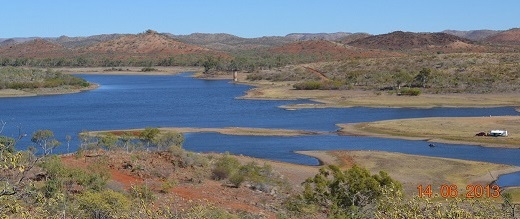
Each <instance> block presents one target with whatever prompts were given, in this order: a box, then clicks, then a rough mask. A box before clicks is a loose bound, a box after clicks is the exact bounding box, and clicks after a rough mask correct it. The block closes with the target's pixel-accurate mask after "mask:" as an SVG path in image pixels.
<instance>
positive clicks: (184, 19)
mask: <svg viewBox="0 0 520 219" xmlns="http://www.w3.org/2000/svg"><path fill="white" fill-rule="evenodd" d="M0 21H1V25H0V38H11V37H32V36H39V37H58V36H61V35H67V36H90V35H96V34H108V33H140V32H144V31H145V30H147V29H152V30H156V31H158V32H168V33H173V34H190V33H229V34H233V35H237V36H240V37H260V36H284V35H286V34H289V33H332V32H366V33H370V34H382V33H389V32H392V31H396V30H402V31H412V32H438V31H442V30H446V29H454V30H477V29H491V30H507V29H510V28H514V27H520V0H488V1H484V0H357V1H350V0H183V1H180V0H141V1H134V0H0Z"/></svg>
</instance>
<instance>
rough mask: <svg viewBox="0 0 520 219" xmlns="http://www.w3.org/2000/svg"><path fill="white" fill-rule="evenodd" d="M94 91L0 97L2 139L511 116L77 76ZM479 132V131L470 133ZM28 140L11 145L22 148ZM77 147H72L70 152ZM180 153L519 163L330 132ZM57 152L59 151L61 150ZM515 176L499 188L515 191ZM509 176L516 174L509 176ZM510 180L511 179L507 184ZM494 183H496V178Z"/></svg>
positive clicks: (194, 138)
mask: <svg viewBox="0 0 520 219" xmlns="http://www.w3.org/2000/svg"><path fill="white" fill-rule="evenodd" d="M80 76H81V77H83V78H85V79H86V80H88V81H90V82H93V83H98V84H100V85H101V87H100V88H99V89H96V90H93V91H88V92H81V93H77V94H69V95H55V96H39V97H26V98H1V99H0V119H1V120H3V121H5V122H7V125H6V127H5V128H4V133H3V134H4V135H8V136H13V137H14V136H17V135H18V130H21V131H22V132H24V133H27V134H29V135H30V134H32V133H33V132H34V131H36V130H38V129H50V130H52V131H54V133H55V136H56V137H57V138H58V140H60V141H62V142H65V136H66V135H71V136H77V133H78V132H80V131H83V130H107V129H128V128H143V127H148V126H151V127H217V128H218V127H258V128H283V129H302V130H313V131H325V132H333V131H336V130H337V129H338V127H337V126H335V124H337V123H353V122H369V121H377V120H387V119H401V118H420V117H446V116H450V117H455V116H490V115H494V116H499V115H518V114H519V113H518V112H516V111H515V110H514V108H513V107H499V108H432V109H412V108H405V109H393V108H390V109H381V108H363V107H354V108H345V109H302V110H294V111H288V110H284V109H281V108H279V106H280V105H285V104H295V103H305V102H309V101H307V100H296V101H263V100H241V99H236V97H239V96H241V95H243V94H244V92H245V91H247V90H248V89H250V88H251V87H250V86H246V85H238V84H230V83H228V81H207V80H198V79H194V78H191V77H189V76H190V74H181V75H177V76H121V75H118V76H107V75H80ZM476 131H480V130H476ZM30 144H31V143H30V141H29V138H25V139H23V141H21V142H20V144H18V147H19V149H24V148H27V147H28V146H29V145H30ZM77 146H78V142H77V140H76V139H75V140H74V141H73V142H72V145H71V150H75V149H76V148H77ZM185 147H186V148H187V149H189V150H193V151H219V152H224V151H229V152H231V153H236V154H244V155H249V156H254V157H260V158H267V159H273V160H280V161H287V162H292V163H300V164H310V165H315V164H317V160H316V159H314V158H310V157H307V156H303V155H298V154H295V153H293V151H296V150H334V149H349V150H383V151H393V152H402V153H408V154H420V155H427V156H437V157H449V158H460V159H467V160H478V161H488V162H495V163H504V164H512V165H520V159H518V158H519V155H520V149H495V148H483V147H475V146H464V145H450V144H438V146H437V147H435V148H430V147H427V143H426V142H423V141H405V140H393V139H381V138H369V137H352V136H337V135H333V134H328V135H318V136H303V137H256V136H227V135H221V134H214V133H191V134H187V135H186V143H185ZM65 150H66V147H64V146H60V147H59V148H58V150H57V152H59V153H63V152H66V151H65ZM514 176H515V175H511V176H508V177H505V180H503V181H501V185H520V180H519V179H518V178H514ZM516 176H520V174H517V175H516ZM509 179H511V180H509ZM501 180H502V179H501Z"/></svg>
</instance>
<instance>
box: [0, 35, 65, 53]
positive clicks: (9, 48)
mask: <svg viewBox="0 0 520 219" xmlns="http://www.w3.org/2000/svg"><path fill="white" fill-rule="evenodd" d="M69 54H71V51H70V50H68V49H67V48H65V47H63V46H61V45H59V44H55V43H51V42H49V41H46V40H42V39H35V40H31V41H28V42H25V43H20V44H15V45H4V46H1V47H0V56H4V57H10V58H20V57H24V58H53V57H63V56H66V55H69Z"/></svg>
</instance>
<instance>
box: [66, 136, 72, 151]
mask: <svg viewBox="0 0 520 219" xmlns="http://www.w3.org/2000/svg"><path fill="white" fill-rule="evenodd" d="M65 140H66V141H67V153H69V148H70V141H71V140H72V136H70V135H66V136H65Z"/></svg>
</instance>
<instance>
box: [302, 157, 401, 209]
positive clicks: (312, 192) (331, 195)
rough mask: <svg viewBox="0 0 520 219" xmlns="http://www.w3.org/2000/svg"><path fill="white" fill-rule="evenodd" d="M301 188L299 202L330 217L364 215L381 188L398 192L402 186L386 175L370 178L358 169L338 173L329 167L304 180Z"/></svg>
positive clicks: (380, 194)
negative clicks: (314, 207)
mask: <svg viewBox="0 0 520 219" xmlns="http://www.w3.org/2000/svg"><path fill="white" fill-rule="evenodd" d="M303 185H304V192H303V194H302V199H303V200H305V201H306V202H307V203H308V204H317V205H319V206H321V207H322V208H324V209H327V210H328V211H329V216H338V215H340V216H345V215H358V216H359V215H361V216H363V214H364V213H365V212H364V211H365V210H364V208H365V207H366V206H369V205H371V204H372V203H374V202H375V201H376V200H377V199H378V198H380V197H381V196H382V194H383V189H384V188H391V190H392V191H394V192H399V191H401V184H400V183H399V182H397V181H395V180H393V179H392V178H390V177H389V176H388V174H387V173H385V172H382V171H381V172H379V174H376V175H370V172H369V171H368V170H366V169H364V168H361V167H358V166H353V167H352V168H350V169H348V170H345V171H341V170H340V169H339V167H336V166H334V165H329V166H328V167H327V168H322V169H320V172H319V173H318V174H316V176H314V177H313V178H309V179H307V180H305V182H304V183H303Z"/></svg>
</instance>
